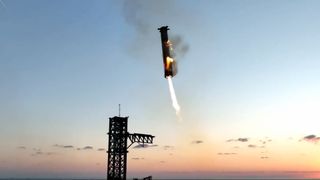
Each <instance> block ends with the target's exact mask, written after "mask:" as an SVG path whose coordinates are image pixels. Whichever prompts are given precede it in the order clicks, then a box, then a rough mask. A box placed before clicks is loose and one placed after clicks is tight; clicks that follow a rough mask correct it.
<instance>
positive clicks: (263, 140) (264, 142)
mask: <svg viewBox="0 0 320 180" xmlns="http://www.w3.org/2000/svg"><path fill="white" fill-rule="evenodd" d="M271 141H272V139H270V138H268V137H266V138H264V139H261V140H259V142H260V143H262V144H263V145H265V144H267V143H269V142H271Z"/></svg>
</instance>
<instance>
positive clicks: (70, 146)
mask: <svg viewBox="0 0 320 180" xmlns="http://www.w3.org/2000/svg"><path fill="white" fill-rule="evenodd" d="M53 146H54V147H58V148H64V149H73V148H74V146H72V145H60V144H55V145H53Z"/></svg>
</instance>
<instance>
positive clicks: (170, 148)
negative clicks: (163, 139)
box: [163, 145, 174, 150]
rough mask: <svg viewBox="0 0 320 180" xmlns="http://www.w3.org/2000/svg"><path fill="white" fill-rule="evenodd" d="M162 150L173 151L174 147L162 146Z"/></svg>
mask: <svg viewBox="0 0 320 180" xmlns="http://www.w3.org/2000/svg"><path fill="white" fill-rule="evenodd" d="M163 149H164V150H173V149H174V146H169V145H166V146H163Z"/></svg>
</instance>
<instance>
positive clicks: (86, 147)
mask: <svg viewBox="0 0 320 180" xmlns="http://www.w3.org/2000/svg"><path fill="white" fill-rule="evenodd" d="M82 149H83V150H91V149H93V147H92V146H85V147H83V148H82Z"/></svg>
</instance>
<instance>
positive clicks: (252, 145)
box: [248, 144, 257, 148]
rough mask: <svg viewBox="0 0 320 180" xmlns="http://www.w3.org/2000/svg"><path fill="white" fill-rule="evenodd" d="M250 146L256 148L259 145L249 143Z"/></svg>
mask: <svg viewBox="0 0 320 180" xmlns="http://www.w3.org/2000/svg"><path fill="white" fill-rule="evenodd" d="M248 147H249V148H256V147H257V145H254V144H249V145H248Z"/></svg>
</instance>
